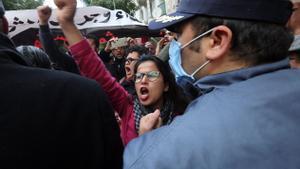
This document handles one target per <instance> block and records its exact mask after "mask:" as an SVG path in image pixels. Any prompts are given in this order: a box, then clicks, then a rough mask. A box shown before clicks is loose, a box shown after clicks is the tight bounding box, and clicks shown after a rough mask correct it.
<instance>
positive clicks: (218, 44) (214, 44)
mask: <svg viewBox="0 0 300 169" xmlns="http://www.w3.org/2000/svg"><path fill="white" fill-rule="evenodd" d="M231 40H232V31H231V30H230V29H229V28H228V27H227V26H224V25H221V26H217V27H215V28H214V30H213V32H212V33H211V35H210V36H209V40H208V48H207V51H206V57H207V59H208V60H216V59H219V58H221V57H223V56H225V55H226V53H228V52H229V49H230V47H231Z"/></svg>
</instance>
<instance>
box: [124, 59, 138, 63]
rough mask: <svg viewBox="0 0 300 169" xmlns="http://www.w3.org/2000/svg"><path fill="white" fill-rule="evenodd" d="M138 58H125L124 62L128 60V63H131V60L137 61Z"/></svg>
mask: <svg viewBox="0 0 300 169" xmlns="http://www.w3.org/2000/svg"><path fill="white" fill-rule="evenodd" d="M137 60H139V59H134V58H126V59H125V63H126V62H128V64H131V63H132V62H133V61H137Z"/></svg>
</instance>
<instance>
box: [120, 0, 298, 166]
mask: <svg viewBox="0 0 300 169" xmlns="http://www.w3.org/2000/svg"><path fill="white" fill-rule="evenodd" d="M291 12H292V4H291V2H290V1H289V0H272V1H267V0H251V1H248V0H231V1H227V0H209V1H207V0H182V1H181V2H180V4H179V7H178V8H177V11H176V12H175V13H173V14H170V15H169V16H163V17H161V18H159V19H156V20H154V21H152V22H151V23H150V24H149V27H150V28H151V29H161V28H167V29H168V30H171V31H173V32H176V33H177V34H178V41H173V42H171V44H170V50H169V52H170V60H169V64H170V66H171V67H172V69H173V71H174V73H175V74H176V75H177V77H186V78H187V79H189V81H190V82H192V83H194V88H195V89H196V90H197V91H198V93H197V94H198V97H197V98H196V99H195V100H194V101H193V102H192V103H191V104H190V105H189V107H188V108H187V110H186V113H185V114H184V115H183V116H181V117H177V118H175V120H174V121H173V122H172V123H171V124H170V125H169V126H165V127H161V128H159V129H157V130H154V131H152V132H149V133H147V134H145V135H143V136H141V137H139V138H137V139H135V140H133V141H132V142H130V143H129V144H128V146H127V147H126V150H125V154H124V165H125V166H124V168H126V169H129V168H130V169H138V168H147V169H154V168H155V169H167V168H170V169H193V168H197V169H202V168H203V169H207V168H210V169H220V168H222V169H241V168H243V169H250V168H252V169H253V168H255V169H266V168H268V169H271V168H272V169H281V168H285V169H292V168H299V167H300V160H299V157H300V144H299V139H300V123H299V120H300V116H299V110H300V104H299V102H298V100H299V99H300V78H295V77H300V72H299V71H297V70H293V69H289V63H288V59H287V56H288V49H289V46H290V44H291V42H292V39H293V36H292V35H291V34H290V33H289V31H288V30H287V29H286V27H285V25H286V23H287V21H288V19H289V17H290V14H291Z"/></svg>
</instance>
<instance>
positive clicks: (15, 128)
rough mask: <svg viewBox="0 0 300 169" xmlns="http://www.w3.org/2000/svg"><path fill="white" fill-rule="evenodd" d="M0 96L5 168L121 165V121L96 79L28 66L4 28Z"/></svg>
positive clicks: (0, 164)
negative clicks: (115, 114) (117, 118)
mask: <svg viewBox="0 0 300 169" xmlns="http://www.w3.org/2000/svg"><path fill="white" fill-rule="evenodd" d="M3 14H4V11H3V8H0V15H1V16H0V18H1V19H0V21H1V22H0V23H2V21H3V20H4V18H3ZM2 30H4V29H2ZM0 96H1V97H0V168H1V169H7V168H22V169H27V168H28V169H29V168H30V169H33V168H39V169H41V168H43V169H48V168H49V169H50V168H55V169H57V168H72V169H76V168H85V169H89V168H105V166H108V167H107V168H121V167H122V153H123V146H122V142H121V139H120V137H119V129H118V125H117V122H116V120H115V118H114V113H113V110H112V107H111V105H110V103H109V102H108V101H107V98H106V96H105V94H104V93H103V91H102V90H101V88H100V87H99V86H98V85H97V83H95V82H93V81H90V80H88V79H85V78H83V77H80V76H78V75H74V74H70V73H66V72H58V71H50V70H46V69H39V68H32V67H28V66H26V62H25V61H24V60H23V59H22V57H21V56H20V54H19V53H18V52H17V51H16V50H15V47H14V45H13V44H12V42H11V41H10V39H8V38H7V37H6V35H5V34H3V33H0Z"/></svg>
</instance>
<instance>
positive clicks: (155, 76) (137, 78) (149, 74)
mask: <svg viewBox="0 0 300 169" xmlns="http://www.w3.org/2000/svg"><path fill="white" fill-rule="evenodd" d="M145 75H146V78H147V80H149V81H150V82H154V81H156V80H157V79H158V78H159V75H160V72H158V71H150V72H147V73H136V74H135V76H134V82H135V83H139V82H141V81H142V79H143V78H144V76H145Z"/></svg>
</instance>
